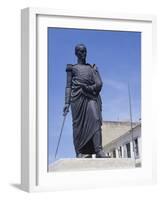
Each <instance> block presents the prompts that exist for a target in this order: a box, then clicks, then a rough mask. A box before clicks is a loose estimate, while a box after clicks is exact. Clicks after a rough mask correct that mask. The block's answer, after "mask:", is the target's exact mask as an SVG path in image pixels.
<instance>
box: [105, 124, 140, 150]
mask: <svg viewBox="0 0 161 200" xmlns="http://www.w3.org/2000/svg"><path fill="white" fill-rule="evenodd" d="M138 124H139V122H133V123H132V127H133V128H134V127H136V126H137V125H138ZM130 129H131V122H129V121H125V122H124V121H103V124H102V145H103V146H104V145H106V144H108V143H110V142H112V141H113V140H116V139H117V138H119V137H121V136H123V135H124V134H125V133H127V132H128V131H129V130H130Z"/></svg>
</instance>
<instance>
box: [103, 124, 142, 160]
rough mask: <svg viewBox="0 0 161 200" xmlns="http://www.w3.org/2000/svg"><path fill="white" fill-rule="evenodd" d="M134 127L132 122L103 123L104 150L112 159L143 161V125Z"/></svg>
mask: <svg viewBox="0 0 161 200" xmlns="http://www.w3.org/2000/svg"><path fill="white" fill-rule="evenodd" d="M132 127H133V128H132V129H131V124H130V122H118V121H115V122H109V121H105V122H103V125H102V142H103V148H104V151H105V152H106V153H107V154H108V155H109V156H110V157H112V158H135V159H138V160H140V159H141V123H140V122H137V123H132Z"/></svg>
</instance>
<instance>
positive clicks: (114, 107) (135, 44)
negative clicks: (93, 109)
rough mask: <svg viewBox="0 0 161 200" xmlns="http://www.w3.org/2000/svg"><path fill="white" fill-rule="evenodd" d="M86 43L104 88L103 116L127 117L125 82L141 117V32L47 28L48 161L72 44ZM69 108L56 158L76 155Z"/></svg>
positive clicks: (59, 119)
mask: <svg viewBox="0 0 161 200" xmlns="http://www.w3.org/2000/svg"><path fill="white" fill-rule="evenodd" d="M78 43H83V44H85V45H86V47H87V62H88V63H90V64H96V65H97V67H98V68H99V71H100V74H101V77H102V80H103V88H102V91H101V97H102V101H103V113H102V114H103V120H105V121H107V120H110V121H117V120H120V121H121V120H125V121H127V120H129V119H130V117H129V102H128V83H129V85H130V91H131V101H132V102H131V103H132V115H133V121H138V120H139V118H140V117H141V113H140V110H141V33H140V32H124V31H98V30H82V29H81V30H80V29H63V28H48V152H49V153H48V163H51V162H53V161H54V154H55V150H56V145H57V142H58V136H59V134H60V129H61V125H62V121H63V116H62V114H63V107H64V98H65V97H64V94H65V85H66V72H65V69H66V65H67V64H75V63H76V62H77V59H76V57H75V54H74V48H75V45H76V44H78ZM72 134H73V133H72V119H71V112H70V113H68V116H67V119H66V122H65V126H64V130H63V134H62V138H61V142H60V146H59V151H58V155H57V159H59V158H65V157H75V152H74V147H73V137H72Z"/></svg>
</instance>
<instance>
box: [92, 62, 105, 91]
mask: <svg viewBox="0 0 161 200" xmlns="http://www.w3.org/2000/svg"><path fill="white" fill-rule="evenodd" d="M93 68H94V74H95V75H94V79H95V90H96V92H98V93H99V92H100V91H101V89H102V86H103V82H102V79H101V76H100V73H99V70H98V68H97V67H96V65H94V66H93Z"/></svg>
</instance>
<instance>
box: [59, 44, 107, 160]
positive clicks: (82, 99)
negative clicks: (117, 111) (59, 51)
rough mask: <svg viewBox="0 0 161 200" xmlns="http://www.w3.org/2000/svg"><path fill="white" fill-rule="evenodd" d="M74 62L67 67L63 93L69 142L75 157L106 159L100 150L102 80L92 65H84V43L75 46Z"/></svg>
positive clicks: (85, 53) (85, 49) (85, 50)
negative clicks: (70, 123) (69, 122)
mask: <svg viewBox="0 0 161 200" xmlns="http://www.w3.org/2000/svg"><path fill="white" fill-rule="evenodd" d="M75 55H76V56H77V58H78V63H77V64H75V65H71V64H68V65H67V68H66V72H67V83H66V90H65V106H64V111H63V112H64V113H63V114H64V116H66V115H67V113H68V112H69V107H70V105H71V111H72V120H73V142H74V147H75V151H76V157H77V158H82V157H84V155H88V156H86V157H91V156H92V154H96V158H107V155H106V154H105V153H104V151H103V149H102V132H101V126H102V102H101V97H100V91H101V89H102V84H103V83H102V80H101V77H100V74H99V71H98V68H97V67H96V65H90V64H88V63H86V55H87V48H86V47H85V45H84V44H78V45H76V47H75Z"/></svg>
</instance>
